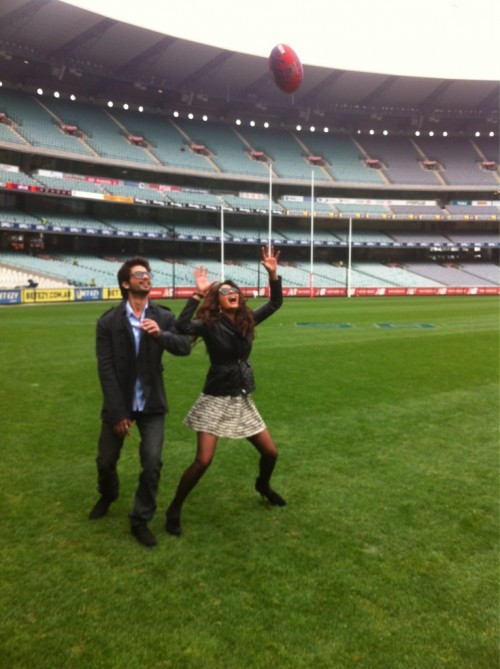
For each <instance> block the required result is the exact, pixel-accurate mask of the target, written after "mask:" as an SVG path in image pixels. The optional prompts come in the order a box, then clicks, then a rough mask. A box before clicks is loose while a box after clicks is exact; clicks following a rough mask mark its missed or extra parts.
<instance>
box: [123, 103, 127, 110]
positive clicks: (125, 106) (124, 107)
mask: <svg viewBox="0 0 500 669" xmlns="http://www.w3.org/2000/svg"><path fill="white" fill-rule="evenodd" d="M123 109H125V110H127V109H128V104H127V103H126V102H125V104H124V105H123Z"/></svg>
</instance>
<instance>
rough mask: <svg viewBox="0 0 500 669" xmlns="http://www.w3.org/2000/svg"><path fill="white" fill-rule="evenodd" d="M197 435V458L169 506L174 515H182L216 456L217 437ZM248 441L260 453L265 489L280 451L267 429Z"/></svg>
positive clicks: (208, 434)
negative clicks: (183, 509) (190, 494)
mask: <svg viewBox="0 0 500 669" xmlns="http://www.w3.org/2000/svg"><path fill="white" fill-rule="evenodd" d="M197 435H198V446H197V449H196V457H195V459H194V462H193V463H192V464H191V465H189V467H188V468H187V469H186V470H185V471H184V473H183V474H182V476H181V479H180V481H179V485H178V486H177V491H176V493H175V497H174V499H173V500H172V503H171V504H170V506H169V513H170V514H172V515H177V514H180V511H181V507H182V504H183V503H184V500H185V499H186V497H187V496H188V495H189V493H190V492H191V490H192V489H193V488H194V487H195V485H196V484H197V483H198V481H199V480H200V479H201V477H202V476H203V474H204V473H205V472H206V471H207V469H208V468H209V466H210V464H211V462H212V460H213V457H214V455H215V449H216V447H217V437H216V436H215V435H214V434H210V433H208V432H198V433H197ZM248 441H249V442H250V443H251V444H252V445H253V446H255V448H256V449H257V450H258V452H259V453H260V460H259V479H258V480H259V481H260V483H261V484H262V485H263V486H264V487H267V486H269V481H270V479H271V475H272V473H273V469H274V467H275V465H276V460H277V459H278V451H277V449H276V446H275V444H274V441H273V439H272V437H271V435H270V433H269V430H267V429H265V430H263V431H262V432H259V433H258V434H255V435H253V436H252V437H249V438H248Z"/></svg>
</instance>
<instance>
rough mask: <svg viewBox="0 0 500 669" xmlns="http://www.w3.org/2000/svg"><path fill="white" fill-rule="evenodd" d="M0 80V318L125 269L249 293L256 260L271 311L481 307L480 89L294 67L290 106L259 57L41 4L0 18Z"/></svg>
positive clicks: (490, 88) (491, 290) (492, 226)
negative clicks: (269, 282)
mask: <svg viewBox="0 0 500 669" xmlns="http://www.w3.org/2000/svg"><path fill="white" fill-rule="evenodd" d="M53 25H57V26H58V31H57V33H54V31H53V30H52V26H53ZM77 26H78V27H79V28H78V29H76V27H77ZM68 35H72V37H71V39H69V38H68ZM104 35H105V36H106V40H105V41H106V45H105V46H104V45H103V40H101V39H99V38H100V37H102V36H104ZM125 39H127V40H128V43H129V44H131V45H133V47H131V49H130V51H129V50H125V51H124V50H123V49H122V48H121V45H122V44H123V43H124V41H125ZM194 47H195V48H194ZM200 63H203V65H202V66H201V65H200ZM241 72H245V80H244V81H243V80H242V75H241ZM0 81H1V87H0V292H1V294H2V296H3V298H2V301H3V302H4V303H5V302H9V301H12V300H14V301H15V300H19V301H20V300H21V299H23V298H22V296H23V291H24V290H26V289H27V288H28V287H29V288H30V289H31V290H33V289H34V288H33V285H34V284H36V290H42V289H51V290H52V289H59V288H60V289H64V290H66V289H68V288H78V289H81V290H84V289H87V288H88V289H92V290H94V293H92V294H99V295H102V293H100V292H99V290H101V289H106V288H115V287H116V270H117V268H118V267H119V265H120V263H121V262H122V260H123V259H124V258H125V257H128V256H130V255H136V254H144V255H145V256H146V257H148V258H150V259H151V260H152V265H153V268H154V273H155V285H156V286H159V287H162V288H164V289H165V291H167V292H166V293H165V294H168V295H171V296H176V295H179V296H183V295H184V293H183V290H187V289H188V287H189V286H190V285H191V284H192V270H193V268H194V267H195V266H196V265H197V264H200V263H203V264H205V265H207V266H209V267H210V269H211V272H212V273H213V274H214V276H215V277H218V276H222V275H225V276H227V277H228V278H233V279H235V280H236V281H238V282H239V283H240V284H241V285H242V286H243V287H245V288H247V289H248V290H249V291H254V292H255V291H257V292H259V291H260V289H261V281H262V280H263V277H261V272H260V263H259V256H260V246H261V245H262V244H267V243H272V244H274V245H275V246H277V247H279V248H280V249H282V260H283V267H282V275H283V283H284V287H285V290H289V291H290V292H289V294H307V291H311V290H314V294H318V295H319V294H321V295H345V294H349V293H348V291H349V290H350V289H352V291H353V294H354V293H355V291H360V294H369V291H373V294H381V291H382V294H385V293H386V294H391V291H402V290H403V291H404V290H406V291H408V292H409V293H410V294H415V293H417V294H418V291H419V290H421V291H422V294H432V293H433V291H434V292H435V293H436V294H443V292H446V291H448V290H449V291H450V293H456V292H457V291H458V292H460V291H463V292H466V293H473V294H496V293H497V292H498V290H499V286H500V275H499V248H500V243H499V241H500V240H499V222H500V204H499V190H500V173H499V160H500V157H499V120H498V99H499V82H498V81H472V80H443V79H428V78H425V79H421V80H419V79H418V78H416V77H410V76H408V77H404V76H395V75H387V76H382V75H378V74H370V73H360V72H350V71H340V70H334V69H331V70H328V69H326V68H322V67H321V68H320V67H314V66H308V65H306V66H305V67H304V84H303V86H302V87H301V89H300V90H299V91H298V93H297V94H296V95H295V96H294V100H293V104H292V103H290V100H289V98H287V97H286V96H284V95H283V93H281V92H280V91H278V90H277V88H276V86H274V84H273V82H272V80H271V78H270V76H269V73H268V66H267V62H266V60H265V59H263V58H261V57H257V56H251V55H245V54H241V53H237V52H231V51H228V50H223V49H219V48H217V47H213V46H207V45H202V44H196V45H194V46H193V44H192V43H190V42H188V41H187V40H183V39H180V38H176V37H172V36H168V35H162V34H159V33H156V32H154V31H151V30H146V29H144V28H139V27H135V26H131V25H128V24H125V23H123V24H121V23H120V22H118V21H115V20H110V19H105V18H104V17H102V16H99V15H97V14H93V13H91V12H87V11H86V10H83V9H80V8H77V7H70V6H65V7H64V10H63V11H61V5H60V3H58V2H56V1H55V0H47V1H44V2H34V1H33V0H26V1H16V2H7V3H3V4H2V6H1V7H0ZM417 81H418V85H417ZM228 90H231V95H230V96H229V95H228V94H227V91H228ZM222 249H224V254H223V256H222V253H221V250H222ZM222 257H223V258H224V267H221V259H222ZM95 291H98V292H97V293H95ZM301 291H302V293H301ZM367 291H368V293H367ZM384 291H385V293H384ZM89 294H91V293H89Z"/></svg>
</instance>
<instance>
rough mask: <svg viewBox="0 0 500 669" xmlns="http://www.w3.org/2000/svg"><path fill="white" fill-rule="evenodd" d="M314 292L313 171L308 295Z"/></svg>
mask: <svg viewBox="0 0 500 669" xmlns="http://www.w3.org/2000/svg"><path fill="white" fill-rule="evenodd" d="M313 292H314V171H312V172H311V266H310V269H309V297H313Z"/></svg>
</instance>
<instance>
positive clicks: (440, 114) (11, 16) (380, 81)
mask: <svg viewBox="0 0 500 669" xmlns="http://www.w3.org/2000/svg"><path fill="white" fill-rule="evenodd" d="M242 20H244V17H243V19H242ZM415 48H422V46H421V45H420V44H419V43H418V42H417V43H416V44H415ZM494 52H495V49H492V50H489V49H488V48H487V45H485V50H484V58H495V56H496V54H495V53H494ZM435 57H436V58H437V59H438V58H439V48H437V49H436V53H435ZM0 80H1V81H2V82H3V83H4V85H6V86H11V87H17V88H20V89H23V90H28V91H35V90H36V89H37V88H38V87H41V88H42V89H44V91H45V92H46V93H49V94H52V93H53V92H55V91H59V92H60V94H61V95H62V96H69V95H70V94H75V95H76V96H77V97H79V98H83V99H92V100H95V101H96V102H102V103H103V104H105V103H106V102H107V101H109V100H111V101H113V102H114V103H115V104H120V105H121V104H123V103H128V104H129V105H130V106H131V107H132V108H133V107H134V106H135V107H136V106H138V105H142V106H144V107H145V108H146V109H151V110H155V111H158V112H165V113H169V112H172V111H174V110H177V111H179V112H180V113H188V112H192V113H193V114H195V116H197V117H201V115H202V114H206V115H207V116H208V118H209V119H224V120H226V121H231V120H234V119H236V118H237V117H238V118H241V119H242V120H243V121H246V120H255V121H256V122H259V121H264V120H267V121H269V122H270V123H271V125H273V124H274V125H280V124H281V125H284V126H290V125H292V124H293V125H295V124H297V123H300V124H302V125H303V126H307V127H308V126H310V125H315V126H316V127H318V128H321V127H323V126H328V127H329V128H331V129H344V130H347V131H355V130H356V129H357V128H358V127H360V128H366V127H368V126H370V127H371V126H373V127H374V128H382V127H387V128H388V129H391V130H401V131H407V130H411V129H417V128H418V129H420V128H424V129H425V128H428V127H430V128H433V129H436V130H439V129H440V128H441V127H442V128H443V129H445V126H446V129H447V130H450V131H452V132H460V131H469V130H470V129H478V130H481V131H487V130H492V131H494V132H497V131H498V107H499V96H500V90H499V82H498V81H481V80H468V79H443V78H433V77H409V76H402V75H397V74H378V73H366V72H359V71H351V70H344V69H336V68H329V67H323V66H313V65H304V80H303V84H302V86H301V87H300V89H299V90H298V91H297V92H296V93H294V94H293V95H288V94H286V93H283V92H281V91H280V90H279V89H278V88H277V87H276V86H275V85H274V83H273V81H272V79H271V77H270V75H269V69H268V62H267V58H266V57H263V56H254V55H249V54H245V53H240V52H238V51H233V50H229V49H226V48H222V47H217V46H210V45H207V44H204V43H200V42H194V41H190V40H187V39H183V38H179V37H175V36H173V35H168V34H165V33H164V32H157V31H155V30H150V29H147V28H142V27H137V26H135V25H132V24H129V23H125V22H122V21H120V20H118V19H115V18H109V17H106V16H103V15H100V14H97V13H93V12H90V11H87V10H85V9H82V8H79V7H75V6H73V5H70V4H66V3H64V2H60V1H59V0H2V2H1V4H0Z"/></svg>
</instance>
